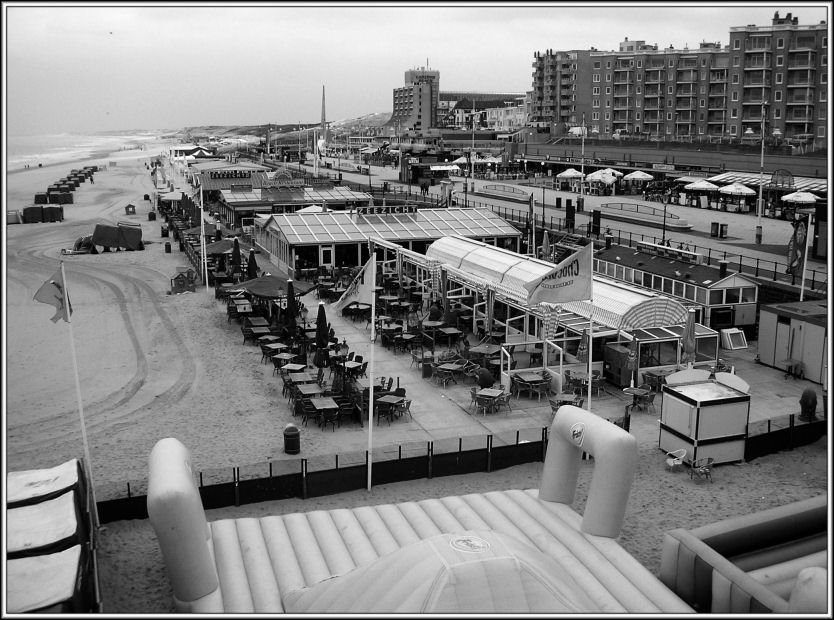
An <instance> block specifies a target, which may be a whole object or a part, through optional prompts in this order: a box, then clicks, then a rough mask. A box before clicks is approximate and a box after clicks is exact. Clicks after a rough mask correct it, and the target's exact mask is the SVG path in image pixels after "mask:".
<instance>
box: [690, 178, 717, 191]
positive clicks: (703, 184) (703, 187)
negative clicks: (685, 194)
mask: <svg viewBox="0 0 834 620" xmlns="http://www.w3.org/2000/svg"><path fill="white" fill-rule="evenodd" d="M683 188H684V189H685V190H687V191H690V192H694V191H698V190H700V191H713V190H716V189H718V186H717V185H714V184H712V183H710V182H709V181H707V180H706V179H701V180H700V181H695V182H694V183H688V184H686V185H684V186H683Z"/></svg>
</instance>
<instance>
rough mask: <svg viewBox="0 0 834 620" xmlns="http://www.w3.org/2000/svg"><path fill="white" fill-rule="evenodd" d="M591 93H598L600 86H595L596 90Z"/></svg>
mask: <svg viewBox="0 0 834 620" xmlns="http://www.w3.org/2000/svg"><path fill="white" fill-rule="evenodd" d="M591 94H593V95H598V94H599V86H594V90H593V92H592V93H591Z"/></svg>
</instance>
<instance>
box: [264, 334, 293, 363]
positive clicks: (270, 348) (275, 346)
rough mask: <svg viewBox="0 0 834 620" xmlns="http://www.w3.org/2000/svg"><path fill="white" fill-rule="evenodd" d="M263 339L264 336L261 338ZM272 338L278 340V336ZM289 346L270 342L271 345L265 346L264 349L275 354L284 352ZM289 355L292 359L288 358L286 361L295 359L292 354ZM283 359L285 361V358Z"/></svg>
mask: <svg viewBox="0 0 834 620" xmlns="http://www.w3.org/2000/svg"><path fill="white" fill-rule="evenodd" d="M263 337H264V336H261V338H263ZM270 338H277V336H270ZM289 346H290V345H288V344H285V343H283V342H274V341H273V342H270V343H269V344H265V345H264V348H265V349H267V350H268V351H274V352H275V353H280V352H281V351H283V350H284V349H286V348H287V347H289ZM289 355H290V358H286V359H291V358H293V357H295V356H294V355H293V354H292V353H290V354H289ZM281 359H284V358H281Z"/></svg>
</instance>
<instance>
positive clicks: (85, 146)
mask: <svg viewBox="0 0 834 620" xmlns="http://www.w3.org/2000/svg"><path fill="white" fill-rule="evenodd" d="M160 135H161V134H160V133H154V132H147V133H143V132H141V131H137V132H135V133H123V132H120V133H113V134H104V133H101V134H77V133H58V134H47V135H40V136H12V135H7V136H6V171H8V172H11V171H13V170H21V169H23V168H25V167H26V166H27V165H28V166H29V167H30V168H37V167H38V164H42V165H43V166H49V165H52V164H60V163H68V162H76V161H81V160H84V159H90V158H92V157H101V156H103V154H104V153H111V152H114V151H120V150H134V149H140V148H143V147H144V146H145V145H146V144H147V143H148V142H150V141H158V140H160V139H161V138H160ZM149 155H150V153H149Z"/></svg>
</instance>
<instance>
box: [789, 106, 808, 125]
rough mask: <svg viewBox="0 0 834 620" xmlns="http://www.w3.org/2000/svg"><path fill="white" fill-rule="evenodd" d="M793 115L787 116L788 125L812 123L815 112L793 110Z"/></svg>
mask: <svg viewBox="0 0 834 620" xmlns="http://www.w3.org/2000/svg"><path fill="white" fill-rule="evenodd" d="M791 112H792V113H791V114H788V115H786V116H785V122H786V123H810V122H811V121H813V120H814V114H813V112H810V111H808V112H804V111H802V110H798V109H797V110H791Z"/></svg>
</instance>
